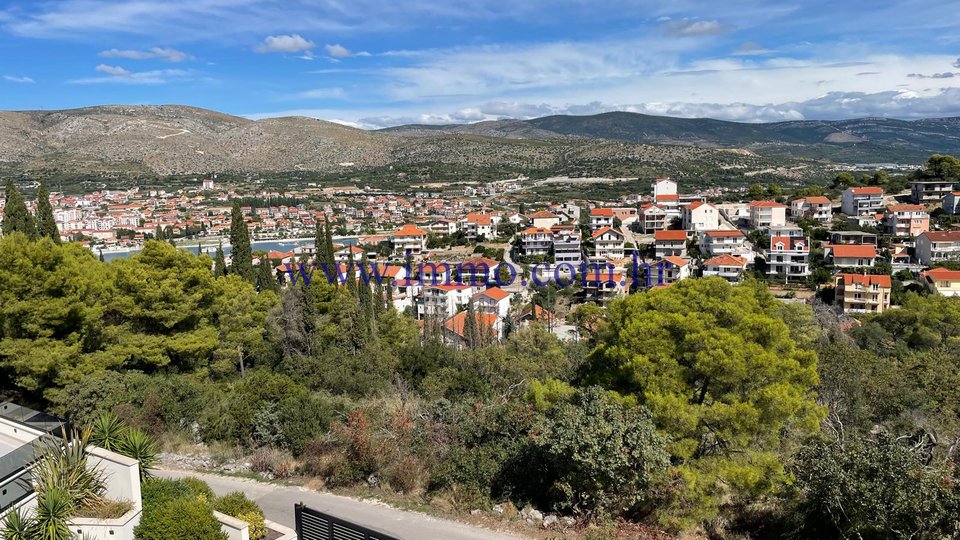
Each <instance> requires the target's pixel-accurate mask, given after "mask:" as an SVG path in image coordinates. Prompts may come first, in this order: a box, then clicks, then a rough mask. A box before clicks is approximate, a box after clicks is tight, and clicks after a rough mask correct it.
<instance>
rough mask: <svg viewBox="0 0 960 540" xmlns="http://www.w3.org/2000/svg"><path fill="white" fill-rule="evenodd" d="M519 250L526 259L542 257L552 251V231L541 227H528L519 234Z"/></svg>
mask: <svg viewBox="0 0 960 540" xmlns="http://www.w3.org/2000/svg"><path fill="white" fill-rule="evenodd" d="M520 249H521V250H523V254H524V255H526V256H527V257H542V256H546V255H549V254H550V251H551V250H552V249H553V231H551V230H550V229H545V228H543V227H530V228H529V229H526V230H524V231H523V232H521V233H520Z"/></svg>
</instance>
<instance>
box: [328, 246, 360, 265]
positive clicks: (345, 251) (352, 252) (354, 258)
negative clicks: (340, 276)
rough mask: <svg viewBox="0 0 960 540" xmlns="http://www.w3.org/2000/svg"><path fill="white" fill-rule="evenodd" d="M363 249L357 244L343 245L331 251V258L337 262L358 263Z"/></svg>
mask: <svg viewBox="0 0 960 540" xmlns="http://www.w3.org/2000/svg"><path fill="white" fill-rule="evenodd" d="M364 253H365V251H364V250H363V249H362V248H359V247H357V246H345V247H343V248H342V249H338V250H337V251H334V252H333V260H334V261H336V262H338V263H351V262H354V263H358V262H360V261H361V260H362V259H363V254H364Z"/></svg>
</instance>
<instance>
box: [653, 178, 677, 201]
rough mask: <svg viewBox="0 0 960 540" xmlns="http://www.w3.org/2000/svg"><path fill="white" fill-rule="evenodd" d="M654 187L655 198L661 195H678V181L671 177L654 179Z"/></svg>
mask: <svg viewBox="0 0 960 540" xmlns="http://www.w3.org/2000/svg"><path fill="white" fill-rule="evenodd" d="M652 189H653V198H654V199H656V198H657V197H659V196H660V195H676V194H677V183H676V182H674V181H673V180H670V179H669V178H657V179H656V180H654V181H653V184H652Z"/></svg>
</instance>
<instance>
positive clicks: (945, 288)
mask: <svg viewBox="0 0 960 540" xmlns="http://www.w3.org/2000/svg"><path fill="white" fill-rule="evenodd" d="M920 277H921V278H922V279H923V283H924V285H926V286H927V288H928V289H930V291H932V292H935V293H937V294H942V295H943V296H960V271H957V270H948V269H946V268H933V269H931V270H927V271H926V272H921V273H920Z"/></svg>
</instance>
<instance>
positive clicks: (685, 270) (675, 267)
mask: <svg viewBox="0 0 960 540" xmlns="http://www.w3.org/2000/svg"><path fill="white" fill-rule="evenodd" d="M656 268H657V271H656V272H657V283H661V282H662V283H663V284H664V285H672V284H674V283H676V282H678V281H680V280H681V279H687V278H688V277H690V276H692V275H693V265H692V264H690V261H688V260H687V259H684V258H683V257H665V258H664V259H663V260H662V261H660V262H658V263H657V265H656ZM651 271H653V268H651ZM651 277H652V276H651Z"/></svg>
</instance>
